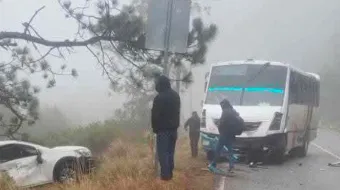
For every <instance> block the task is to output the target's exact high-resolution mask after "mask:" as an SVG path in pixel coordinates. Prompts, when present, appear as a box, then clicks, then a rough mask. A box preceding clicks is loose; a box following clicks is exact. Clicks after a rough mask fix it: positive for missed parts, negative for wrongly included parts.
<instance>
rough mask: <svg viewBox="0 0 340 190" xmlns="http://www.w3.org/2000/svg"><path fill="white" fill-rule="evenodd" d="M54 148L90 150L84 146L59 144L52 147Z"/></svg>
mask: <svg viewBox="0 0 340 190" xmlns="http://www.w3.org/2000/svg"><path fill="white" fill-rule="evenodd" d="M52 149H53V150H65V151H73V150H74V151H75V150H87V151H90V150H89V149H88V148H86V147H83V146H57V147H54V148H52Z"/></svg>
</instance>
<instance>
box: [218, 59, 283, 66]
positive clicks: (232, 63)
mask: <svg viewBox="0 0 340 190" xmlns="http://www.w3.org/2000/svg"><path fill="white" fill-rule="evenodd" d="M268 62H269V63H270V64H271V65H281V66H286V67H288V66H289V65H288V64H285V63H281V62H276V61H266V60H253V59H248V60H238V61H226V62H220V63H215V64H212V66H221V65H242V64H254V65H263V64H265V63H268Z"/></svg>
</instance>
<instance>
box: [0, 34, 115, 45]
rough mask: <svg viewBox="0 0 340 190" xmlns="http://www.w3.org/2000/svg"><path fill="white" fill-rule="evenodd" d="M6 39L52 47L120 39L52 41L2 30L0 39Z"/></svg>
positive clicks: (104, 37) (99, 37)
mask: <svg viewBox="0 0 340 190" xmlns="http://www.w3.org/2000/svg"><path fill="white" fill-rule="evenodd" d="M4 39H19V40H26V41H30V42H33V43H37V44H40V45H44V46H50V47H56V48H58V47H80V46H88V45H92V44H95V43H98V42H100V41H118V40H119V38H115V37H111V36H95V37H92V38H89V39H87V40H84V41H69V40H65V41H50V40H45V39H42V38H38V37H35V36H32V35H29V34H25V33H20V32H0V40H4Z"/></svg>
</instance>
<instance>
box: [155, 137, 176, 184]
mask: <svg viewBox="0 0 340 190" xmlns="http://www.w3.org/2000/svg"><path fill="white" fill-rule="evenodd" d="M176 141H177V131H164V132H159V133H157V152H158V159H159V164H160V166H161V178H162V179H164V180H169V179H171V178H172V171H173V169H174V167H175V163H174V157H175V147H176Z"/></svg>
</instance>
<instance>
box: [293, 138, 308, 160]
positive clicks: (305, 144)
mask: <svg viewBox="0 0 340 190" xmlns="http://www.w3.org/2000/svg"><path fill="white" fill-rule="evenodd" d="M308 147H309V142H308V140H304V142H303V146H302V147H299V148H297V150H296V156H298V157H300V158H304V157H306V156H307V152H308Z"/></svg>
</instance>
